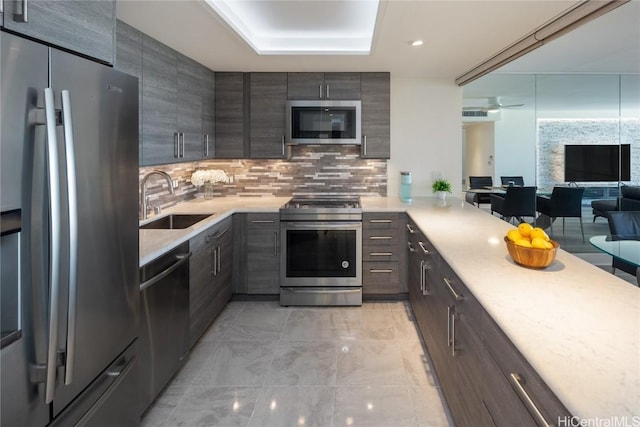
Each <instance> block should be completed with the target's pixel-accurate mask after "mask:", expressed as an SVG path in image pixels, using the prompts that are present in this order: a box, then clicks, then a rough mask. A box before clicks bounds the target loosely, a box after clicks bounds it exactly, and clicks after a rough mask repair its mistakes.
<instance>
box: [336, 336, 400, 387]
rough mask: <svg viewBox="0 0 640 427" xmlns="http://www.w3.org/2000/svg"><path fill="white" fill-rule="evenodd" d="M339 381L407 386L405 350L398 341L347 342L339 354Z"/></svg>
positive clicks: (370, 384)
mask: <svg viewBox="0 0 640 427" xmlns="http://www.w3.org/2000/svg"><path fill="white" fill-rule="evenodd" d="M336 383H337V385H339V386H344V385H367V386H389V385H403V386H404V385H407V377H406V373H405V368H404V365H403V361H402V357H401V353H400V351H399V349H398V346H397V343H396V342H394V341H390V342H388V341H353V342H346V341H345V342H343V344H342V346H341V348H340V353H338V374H337V378H336Z"/></svg>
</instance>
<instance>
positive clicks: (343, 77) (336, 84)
mask: <svg viewBox="0 0 640 427" xmlns="http://www.w3.org/2000/svg"><path fill="white" fill-rule="evenodd" d="M360 79H361V74H360V73H324V86H325V90H324V91H325V96H324V97H325V99H333V100H358V99H360V98H361V96H362V95H361V88H360V86H361V83H360Z"/></svg>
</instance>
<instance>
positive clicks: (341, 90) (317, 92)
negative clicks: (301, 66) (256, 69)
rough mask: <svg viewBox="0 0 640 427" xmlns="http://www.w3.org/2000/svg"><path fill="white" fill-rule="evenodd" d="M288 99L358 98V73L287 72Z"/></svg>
mask: <svg viewBox="0 0 640 427" xmlns="http://www.w3.org/2000/svg"><path fill="white" fill-rule="evenodd" d="M288 80H289V81H288V94H287V97H288V98H289V99H290V100H312V99H334V100H358V99H360V73H288Z"/></svg>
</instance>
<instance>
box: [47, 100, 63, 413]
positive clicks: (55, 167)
mask: <svg viewBox="0 0 640 427" xmlns="http://www.w3.org/2000/svg"><path fill="white" fill-rule="evenodd" d="M44 107H45V122H46V127H47V149H46V152H47V165H48V185H49V222H50V224H49V233H50V236H49V242H50V243H49V250H50V254H49V258H50V264H49V288H50V298H49V344H48V347H47V381H46V385H45V403H47V404H49V403H51V402H52V401H53V395H54V387H55V382H56V370H57V369H56V359H57V356H58V352H57V350H58V317H59V313H58V308H59V302H60V252H61V250H60V249H61V247H60V246H61V238H60V233H61V227H60V223H61V207H60V204H61V203H60V163H59V160H58V138H57V135H56V111H55V104H54V99H53V89H51V88H46V89H45V90H44Z"/></svg>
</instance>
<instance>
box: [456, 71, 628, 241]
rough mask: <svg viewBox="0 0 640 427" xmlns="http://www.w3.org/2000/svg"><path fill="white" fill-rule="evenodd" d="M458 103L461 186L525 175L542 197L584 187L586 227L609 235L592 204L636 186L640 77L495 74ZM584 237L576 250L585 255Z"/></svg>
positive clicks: (476, 84)
mask: <svg viewBox="0 0 640 427" xmlns="http://www.w3.org/2000/svg"><path fill="white" fill-rule="evenodd" d="M463 98H464V100H463V107H464V110H463V128H464V132H463V138H464V139H463V153H464V154H463V156H464V157H463V174H464V176H463V182H464V183H467V181H466V180H467V179H468V177H469V176H474V175H481V176H487V175H488V176H492V177H493V180H494V183H496V184H500V177H501V176H522V177H523V178H524V182H525V185H535V186H537V187H538V192H539V193H551V191H552V190H553V188H554V187H555V186H579V187H584V188H585V192H584V195H583V199H582V206H583V221H584V224H585V227H586V226H587V224H588V223H592V224H591V225H590V227H591V226H593V227H599V228H597V229H595V230H592V231H591V232H592V233H600V234H606V233H608V226H607V221H606V217H604V216H603V217H602V218H600V219H598V218H599V217H593V216H592V215H593V211H592V208H591V202H592V201H594V200H612V201H615V200H616V198H617V197H618V196H619V194H620V187H621V186H622V185H640V75H638V74H598V75H595V74H499V73H495V72H494V73H491V74H488V75H486V76H484V77H482V78H480V79H478V80H476V81H474V82H471V83H470V84H468V85H466V86H465V87H464V88H463ZM568 223H569V220H567V224H568ZM598 224H600V225H598ZM555 226H556V225H555V224H554V227H555ZM567 230H569V228H567ZM554 231H556V233H554V234H558V233H557V231H559V232H560V233H561V232H562V226H561V224H560V226H559V227H558V230H555V229H554ZM579 232H580V229H579V228H578V233H579ZM588 234H589V231H588V230H587V228H585V238H586V242H587V243H586V246H585V245H581V244H576V247H575V251H576V252H579V251H585V250H586V251H588V246H589V245H588ZM580 240H581V239H580ZM565 248H566V249H568V250H572V247H571V245H566V244H565Z"/></svg>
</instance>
